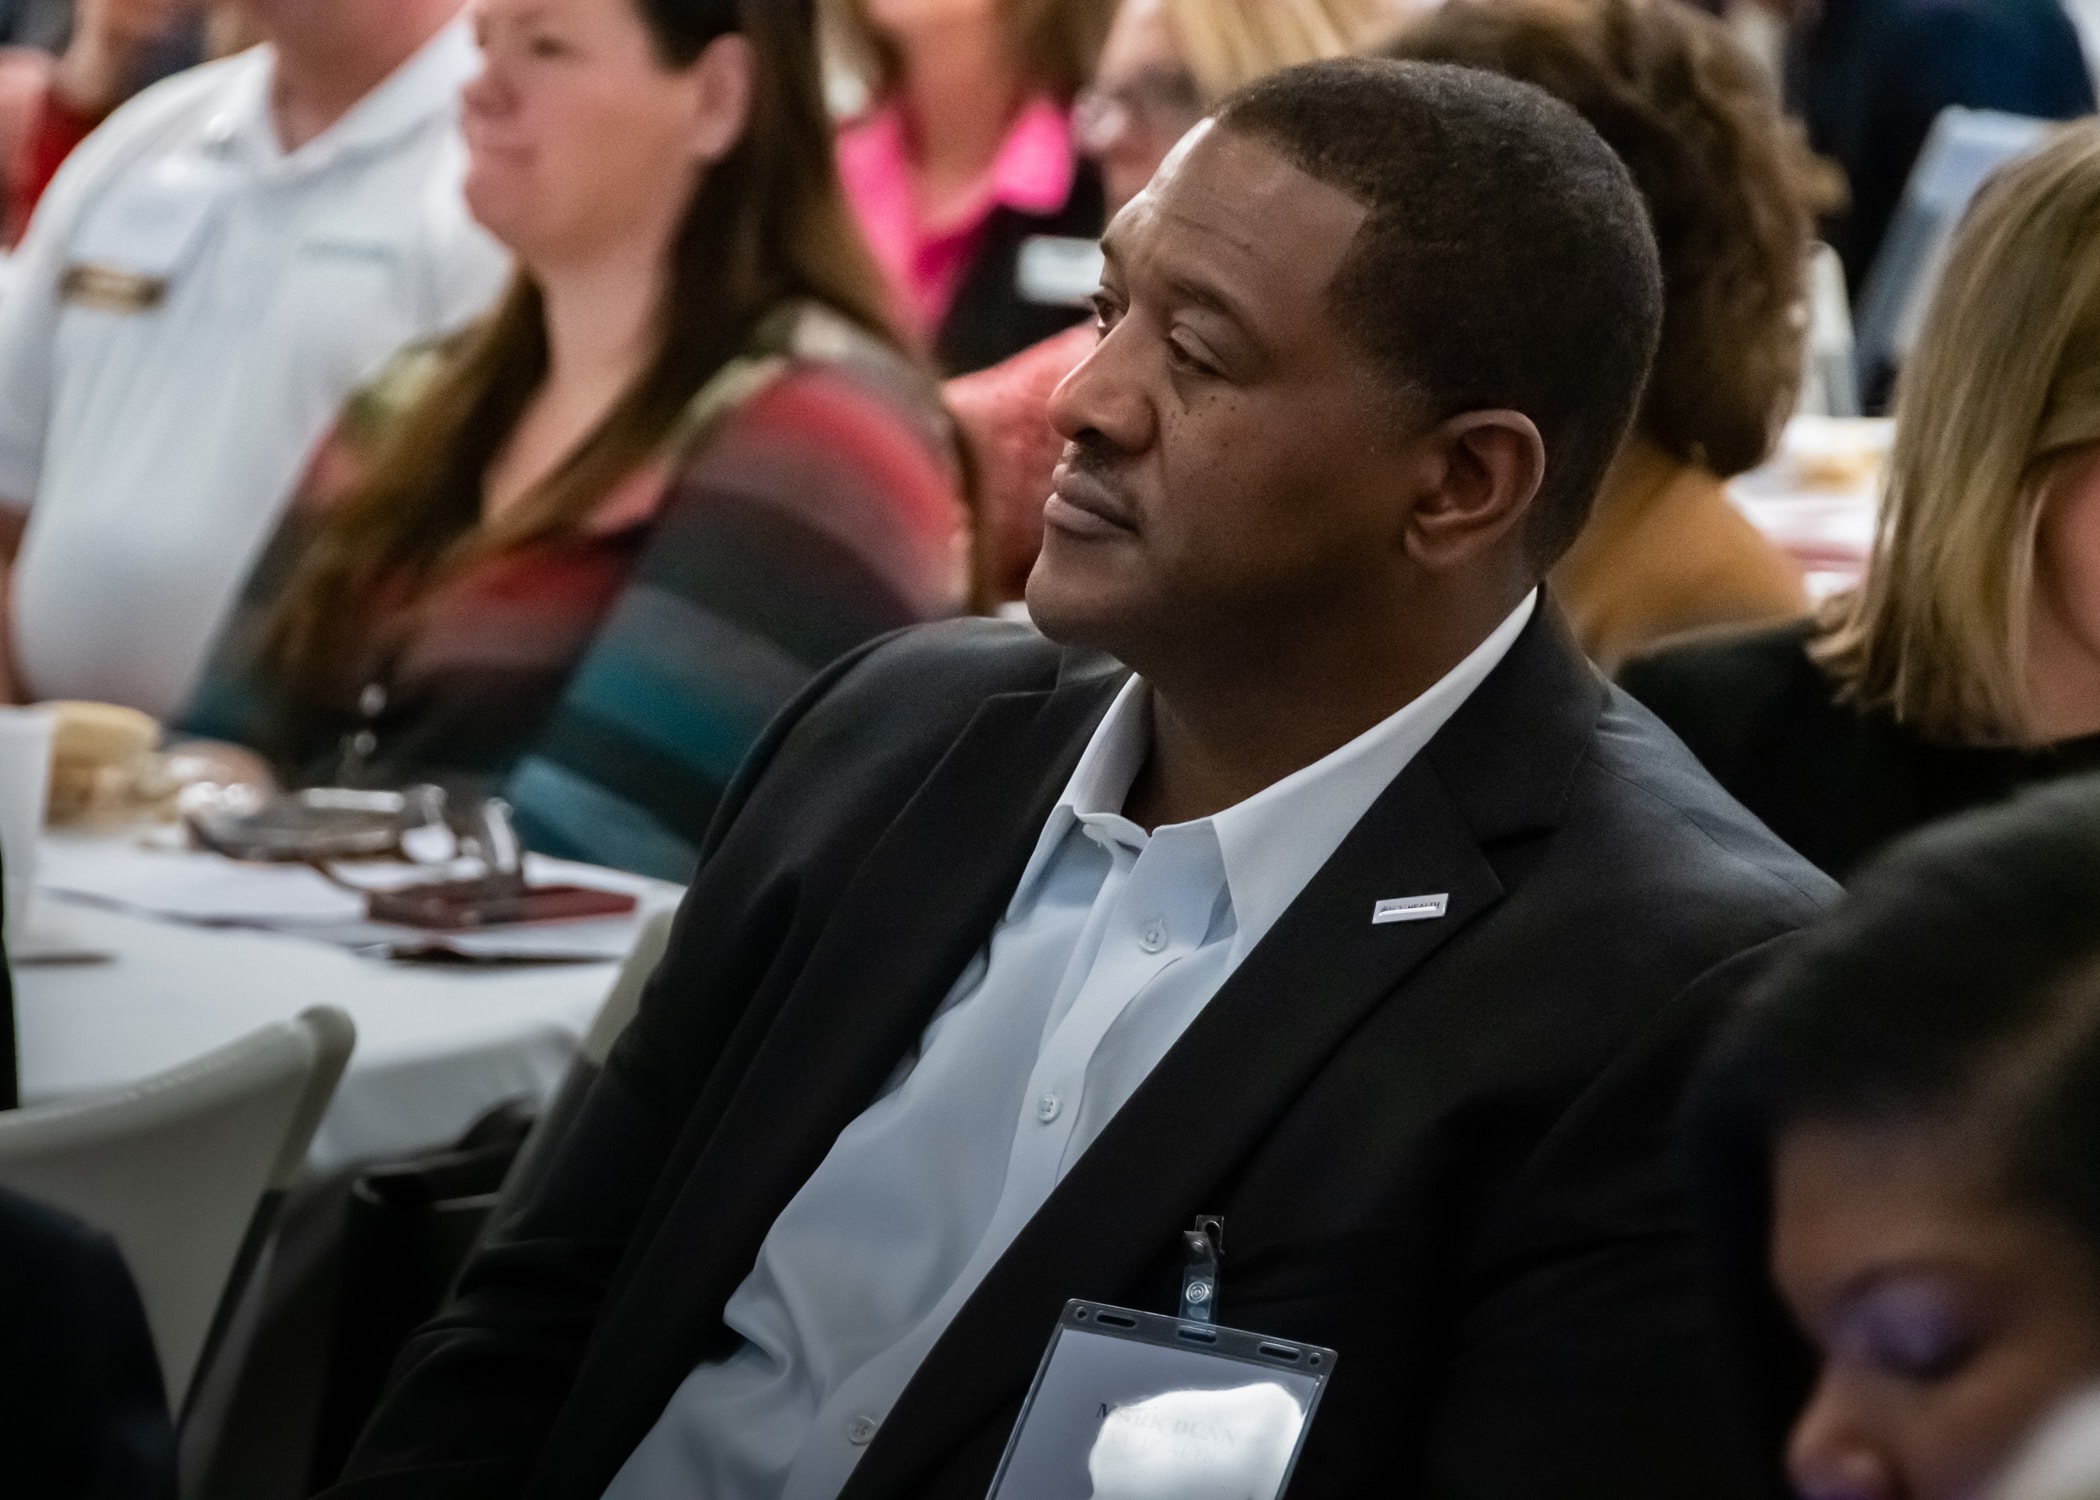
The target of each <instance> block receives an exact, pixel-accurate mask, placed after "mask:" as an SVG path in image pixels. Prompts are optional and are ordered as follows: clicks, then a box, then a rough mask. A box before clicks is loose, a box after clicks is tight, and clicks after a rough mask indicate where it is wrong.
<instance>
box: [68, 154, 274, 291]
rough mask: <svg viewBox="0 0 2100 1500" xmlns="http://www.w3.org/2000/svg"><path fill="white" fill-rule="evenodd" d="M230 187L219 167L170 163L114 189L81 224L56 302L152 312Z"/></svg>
mask: <svg viewBox="0 0 2100 1500" xmlns="http://www.w3.org/2000/svg"><path fill="white" fill-rule="evenodd" d="M237 180H238V173H237V172H236V170H235V169H234V168H233V167H231V166H229V165H227V164H226V163H224V162H218V161H212V160H210V159H209V158H205V157H198V156H170V157H165V158H163V159H162V160H160V161H157V162H155V163H154V164H153V165H152V166H151V167H150V168H148V169H147V170H146V171H145V172H144V173H142V174H140V175H139V176H138V177H136V178H133V179H130V180H128V181H125V182H122V183H120V184H119V185H118V186H117V187H116V189H115V190H114V191H112V192H111V193H110V194H109V195H108V196H107V197H105V198H104V199H103V200H102V201H101V202H100V203H98V204H96V205H95V207H94V208H93V209H91V210H90V211H89V212H88V214H87V215H86V217H85V218H84V219H83V220H82V222H81V226H80V231H79V233H78V234H77V235H76V236H75V238H74V241H73V254H72V256H71V258H70V259H69V261H68V262H67V265H66V269H65V271H64V273H63V274H62V275H61V276H60V278H59V296H60V298H61V299H62V300H64V301H67V302H72V303H77V304H79V305H81V306H83V307H91V308H94V309H96V310H97V311H100V312H118V313H126V312H145V311H147V310H148V309H150V308H154V307H158V306H159V305H160V304H161V302H162V301H163V300H164V299H165V298H166V297H167V294H168V288H169V286H170V285H171V284H173V282H174V279H175V277H176V276H177V275H178V274H179V273H180V272H181V271H182V270H183V268H184V267H185V266H186V265H187V264H188V263H189V260H190V258H191V256H192V255H194V254H195V253H196V249H197V246H198V244H199V243H200V242H201V241H202V240H203V238H204V233H205V231H206V230H207V229H208V228H210V227H211V224H212V221H213V220H214V219H215V218H216V217H217V216H218V213H219V211H220V209H221V208H222V207H223V206H224V205H225V202H226V199H227V197H228V196H229V195H230V194H231V193H232V191H233V188H234V184H235V182H236V181H237Z"/></svg>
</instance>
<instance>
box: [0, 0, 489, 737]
mask: <svg viewBox="0 0 2100 1500" xmlns="http://www.w3.org/2000/svg"><path fill="white" fill-rule="evenodd" d="M244 4H246V5H247V7H248V8H247V10H246V11H245V12H244V13H245V14H246V15H247V16H248V18H249V19H250V20H251V21H253V23H254V24H255V25H256V26H257V27H258V28H260V29H261V30H262V31H263V33H264V34H265V35H266V37H267V38H268V42H267V45H264V46H260V47H256V48H253V49H250V50H248V51H245V52H242V53H240V54H238V55H237V56H234V57H231V58H228V59H225V60H224V61H221V62H216V63H211V64H208V65H206V66H204V67H201V68H197V69H194V70H192V71H190V72H187V73H184V74H181V75H179V76H178V77H175V78H172V79H170V80H168V81H167V82H166V83H165V84H164V85H162V86H160V87H157V88H155V89H152V90H149V91H147V92H146V93H145V94H142V95H140V96H139V97H137V98H136V99H134V100H132V101H131V103H129V104H128V105H126V106H124V107H123V108H122V109H120V110H118V111H117V113H116V114H115V115H113V116H112V117H111V118H110V120H109V121H108V123H107V124H106V125H104V126H103V127H102V128H101V129H99V130H97V131H96V132H95V134H94V135H93V136H92V137H91V138H90V140H89V141H88V142H87V143H85V144H84V145H83V146H82V148H81V149H80V150H79V151H77V152H75V153H74V154H73V155H72V156H71V157H70V158H68V159H67V161H66V164H65V166H64V167H63V168H61V169H60V171H59V173H58V176H57V177H56V178H55V179H54V181H53V184H52V189H51V192H50V193H49V194H48V195H47V196H46V198H45V200H44V202H43V203H42V204H41V206H40V207H39V209H38V212H37V214H36V216H35V218H34V220H33V221H32V224H31V227H30V230H29V233H28V234H27V235H26V237H25V238H24V240H23V242H22V245H21V247H20V248H19V249H18V250H17V252H16V253H15V255H14V257H13V260H12V263H11V265H10V268H9V269H10V274H9V278H8V287H7V291H6V294H5V296H4V298H0V518H4V520H5V522H6V524H5V525H4V526H0V553H4V554H6V555H9V556H11V557H12V568H11V572H10V575H9V580H8V588H9V594H8V600H7V602H8V606H9V608H8V620H7V624H8V631H7V647H8V652H7V655H8V659H9V664H10V665H11V666H12V667H13V668H14V669H15V671H16V672H17V673H18V674H19V675H18V677H17V679H16V680H15V681H14V682H13V683H12V691H13V694H14V696H17V697H32V698H88V699H101V700H106V701H110V702H115V703H123V704H129V705H131V706H133V707H136V708H140V709H143V710H145V711H146V712H148V713H151V714H153V715H155V716H157V717H162V718H165V717H166V716H168V715H169V714H171V713H172V712H173V711H175V710H176V709H177V708H179V707H180V705H181V703H182V701H183V699H184V697H185V696H186V695H187V693H188V692H189V690H190V688H191V686H192V684H193V683H194V681H195V678H196V674H197V672H198V669H199V665H200V663H201V662H202V660H203V657H204V654H205V651H206V650H207V648H208V647H209V645H210V642H211V638H212V633H213V631H214V629H215V627H216V626H217V624H218V622H219V621H220V620H221V619H222V618H223V617H224V615H225V612H226V609H227V607H228V605H229V603H230V601H231V599H232V597H233V595H234V593H235V592H236V590H237V589H238V588H239V585H240V581H241V579H242V577H243V576H244V575H245V573H246V572H247V570H248V567H249V565H250V564H251V563H252V562H253V561H254V559H255V557H256V555H257V553H258V551H259V550H260V548H261V546H262V543H263V541H264V540H265V539H266V538H267V537H268V536H269V534H270V530H271V527H272V525H273V524H274V523H275V521H276V519H277V516H278V515H279V513H280V512H281V510H282V509H283V507H284V504H285V502H286V500H287V498H288V496H289V494H290V491H291V488H292V485H293V483H294V481H295V480H296V479H297V477H298V475H299V472H300V469H301V467H302V466H303V465H304V464H305V463H306V461H307V458H308V455H309V454H310V452H311V450H312V449H313V446H314V443H315V441H316V440H317V439H318V438H319V436H320V435H321V433H322V432H323V431H324V430H325V429H326V427H327V425H328V423H329V421H330V419H331V418H332V417H333V415H334V413H335V411H336V409H337V408H338V407H339V406H340V405H341V404H342V402H343V400H344V398H345V397H346V396H347V395H348V394H349V392H350V391H351V390H352V388H354V387H355V386H356V384H357V383H358V382H359V381H360V380H362V379H363V378H365V377H366V376H367V375H368V374H369V372H370V371H371V369H372V367H373V366H374V365H375V364H376V363H377V362H378V361H380V360H382V359H384V358H385V357H386V356H387V355H389V354H391V353H392V352H393V351H394V350H396V349H398V348H400V347H401V346H402V345H403V344H404V343H406V342H408V341H409V340H411V339H415V338H418V337H427V336H430V335H433V334H438V333H443V332H446V331H449V330H452V329H454V328H457V327H458V326H460V325H461V324H462V323H464V322H466V321H467V320H468V319H470V318H472V317H474V316H476V315H477V314H479V313H480V312H481V311H482V309H483V308H484V307H485V306H486V305H487V303H488V300H489V298H490V297H491V295H492V294H493V293H494V292H495V290H496V289H497V287H498V286H499V285H500V284H501V280H502V277H503V275H504V269H505V256H504V254H503V252H502V249H501V247H500V246H498V245H497V244H496V243H495V242H494V241H493V240H491V239H490V238H489V236H488V235H487V233H486V232H485V231H484V230H482V229H481V228H480V227H479V226H478V225H476V224H475V223H474V222H473V220H472V219H471V218H470V217H469V216H468V214H467V211H466V206H465V204H464V202H463V201H462V200H461V198H460V195H459V182H460V177H461V174H462V173H463V171H464V169H465V155H464V150H463V148H462V146H461V143H460V140H459V135H458V109H459V105H458V94H459V89H460V87H461V85H462V84H464V83H465V82H466V81H467V80H468V79H469V78H471V77H472V76H473V75H474V73H475V70H476V69H477V68H478V67H479V66H480V63H479V57H478V54H477V51H476V48H475V46H474V39H473V34H472V30H471V28H470V25H469V23H468V22H467V21H466V20H465V19H464V18H462V17H460V16H459V14H458V12H459V0H370V3H366V4H360V5H352V6H336V5H310V4H292V3H283V0H244ZM17 546H19V551H17Z"/></svg>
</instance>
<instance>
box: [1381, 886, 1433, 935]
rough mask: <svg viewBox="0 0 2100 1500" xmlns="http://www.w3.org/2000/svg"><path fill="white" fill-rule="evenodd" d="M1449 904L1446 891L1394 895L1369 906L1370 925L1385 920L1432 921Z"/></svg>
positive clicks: (1384, 921)
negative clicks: (1427, 894)
mask: <svg viewBox="0 0 2100 1500" xmlns="http://www.w3.org/2000/svg"><path fill="white" fill-rule="evenodd" d="M1450 905H1451V896H1450V893H1449V892H1447V891H1439V892H1438V893H1437V894H1436V895H1434V896H1395V897H1393V898H1392V899H1391V900H1389V901H1381V902H1379V903H1378V904H1377V905H1376V906H1374V907H1372V908H1371V925H1372V926H1374V927H1376V926H1379V925H1381V924H1383V923H1386V922H1433V921H1435V920H1436V919H1437V918H1438V917H1441V916H1442V915H1443V914H1444V912H1445V910H1446V908H1448V907H1449V906H1450Z"/></svg>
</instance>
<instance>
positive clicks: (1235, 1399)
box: [988, 1302, 1335, 1500]
mask: <svg viewBox="0 0 2100 1500" xmlns="http://www.w3.org/2000/svg"><path fill="white" fill-rule="evenodd" d="M1334 1360H1335V1355H1334V1351H1333V1350H1332V1349H1321V1348H1318V1347H1316V1346H1314V1345H1311V1344H1296V1343H1292V1342H1291V1341H1290V1340H1288V1339H1277V1338H1270V1337H1268V1336H1266V1335H1264V1334H1258V1333H1243V1332H1241V1331H1239V1330H1237V1329H1232V1328H1219V1327H1215V1326H1213V1325H1211V1324H1208V1323H1199V1322H1191V1321H1189V1320H1187V1319H1183V1318H1166V1317H1160V1316H1158V1315H1157V1314H1154V1313H1142V1312H1133V1311H1131V1310H1130V1309H1128V1308H1121V1307H1105V1306H1103V1305H1102V1304H1100V1303H1098V1302H1068V1303H1066V1304H1065V1310H1064V1315H1063V1316H1062V1317H1061V1318H1059V1319H1058V1324H1057V1332H1056V1333H1055V1334H1054V1335H1052V1337H1051V1340H1050V1348H1049V1351H1048V1352H1047V1353H1045V1354H1044V1356H1043V1362H1042V1365H1041V1366H1040V1367H1039V1368H1038V1369H1037V1371H1036V1376H1035V1384H1034V1386H1033V1387H1032V1388H1030V1390H1029V1392H1028V1402H1027V1404H1026V1405H1025V1406H1024V1407H1022V1409H1021V1420H1020V1421H1019V1422H1018V1423H1017V1424H1016V1425H1015V1427H1014V1432H1013V1436H1012V1438H1011V1439H1009V1440H1008V1442H1007V1445H1006V1456H1005V1457H1004V1458H1003V1459H1001V1460H1000V1463H999V1472H998V1476H997V1477H996V1478H995V1479H993V1481H992V1489H991V1494H990V1496H989V1497H988V1500H1073V1497H1074V1496H1079V1495H1091V1496H1093V1500H1183V1497H1188V1500H1197V1497H1204V1500H1208V1497H1213V1496H1225V1495H1229V1496H1233V1497H1234V1500H1240V1497H1245V1500H1280V1497H1281V1496H1282V1494H1283V1491H1284V1487H1285V1486H1286V1485H1288V1484H1289V1483H1290V1478H1291V1470H1292V1469H1293V1468H1295V1467H1296V1466H1297V1463H1298V1454H1299V1451H1300V1450H1301V1449H1302V1448H1303V1447H1304V1445H1305V1434H1306V1432H1307V1430H1308V1429H1309V1428H1310V1427H1311V1426H1312V1419H1313V1413H1314V1411H1315V1410H1316V1408H1317V1407H1318V1406H1319V1404H1320V1395H1321V1393H1322V1392H1323V1391H1324V1390H1325V1389H1326V1388H1327V1378H1328V1376H1329V1374H1330V1373H1331V1372H1332V1371H1333V1369H1334Z"/></svg>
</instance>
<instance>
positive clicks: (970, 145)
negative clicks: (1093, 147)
mask: <svg viewBox="0 0 2100 1500" xmlns="http://www.w3.org/2000/svg"><path fill="white" fill-rule="evenodd" d="M829 3H830V5H831V10H830V20H831V21H832V24H833V36H834V38H835V44H836V46H837V49H838V55H839V56H840V57H841V58H842V59H844V60H845V61H846V63H847V64H848V65H849V66H851V67H852V68H854V69H855V70H856V72H857V76H858V80H859V82H860V85H861V87H862V88H863V89H864V90H865V93H866V98H867V103H866V105H865V107H864V108H863V109H862V110H861V111H860V113H859V116H858V118H856V119H854V120H852V121H850V122H848V123H847V125H846V127H845V128H844V130H842V131H841V132H840V135H839V166H840V171H841V173H842V175H843V176H844V179H845V183H846V194H847V197H848V198H849V199H850V200H851V201H852V204H853V207H854V211H855V212H856V213H857V214H858V215H859V216H860V222H861V227H862V229H863V230H864V231H865V233H866V234H867V237H868V243H869V245H870V246H871V247H872V248H873V250H874V252H875V257H876V260H877V261H878V262H879V263H880V265H881V266H882V268H883V271H884V274H885V275H886V276H887V277H888V279H889V285H890V295H891V298H892V301H893V305H894V306H895V308H896V311H897V315H898V317H899V319H900V320H901V322H902V324H903V326H904V328H905V329H906V330H907V331H908V332H909V333H910V334H911V335H912V336H913V337H914V338H915V339H917V340H918V341H919V342H920V344H921V346H922V347H924V348H926V349H929V350H931V351H932V353H933V355H934V357H935V359H936V360H937V361H938V362H939V363H940V365H941V367H942V368H943V369H944V370H946V371H948V372H949V373H951V374H952V373H959V372H961V371H965V370H976V369H982V368H983V367H984V366H986V365H989V364H994V363H997V362H998V361H999V360H1001V359H1004V358H1006V357H1007V356H1008V355H1010V354H1013V353H1015V352H1017V351H1018V350H1020V349H1023V348H1025V347H1027V346H1028V345H1029V344H1032V343H1034V342H1035V341H1036V340H1038V339H1040V338H1044V337H1046V336H1047V335H1049V334H1052V333H1055V332H1056V331H1057V330H1058V329H1060V328H1062V327H1064V326H1065V325H1066V324H1067V323H1069V322H1070V321H1071V319H1072V314H1071V311H1070V305H1069V303H1068V302H1067V301H1065V300H1063V299H1062V298H1060V297H1058V296H1056V295H1054V294H1046V293H1045V292H1044V291H1043V290H1042V289H1041V288H1039V287H1037V286H1036V285H1034V284H1033V283H1032V281H1031V279H1030V278H1029V277H1028V276H1027V275H1026V274H1025V272H1026V269H1027V267H1026V265H1025V262H1024V259H1023V257H1024V251H1025V249H1026V247H1027V245H1028V244H1029V242H1030V241H1032V240H1036V239H1038V238H1041V237H1050V238H1053V239H1068V240H1069V239H1078V240H1091V239H1093V238H1094V237H1095V236H1097V235H1099V234H1100V232H1101V226H1102V224H1103V223H1104V222H1105V220H1104V216H1103V204H1102V197H1101V175H1100V173H1099V172H1098V171H1097V170H1096V169H1095V168H1094V167H1093V166H1092V165H1091V164H1089V163H1087V162H1086V161H1084V160H1082V159H1081V158H1080V156H1079V155H1078V153H1077V152H1076V151H1075V150H1074V149H1073V145H1072V140H1071V134H1070V130H1069V128H1068V125H1067V114H1068V111H1069V110H1070V108H1071V105H1072V100H1073V97H1074V96H1075V95H1076V94H1077V93H1078V92H1079V90H1080V89H1081V88H1082V87H1083V86H1084V85H1085V83H1086V81H1087V79H1088V78H1089V77H1090V76H1091V75H1092V73H1093V69H1094V61H1095V57H1096V54H1098V53H1099V51H1100V49H1101V40H1102V37H1103V35H1104V33H1105V32H1106V30H1107V27H1108V21H1109V14H1110V11H1111V10H1112V8H1113V4H1114V0H829Z"/></svg>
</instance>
